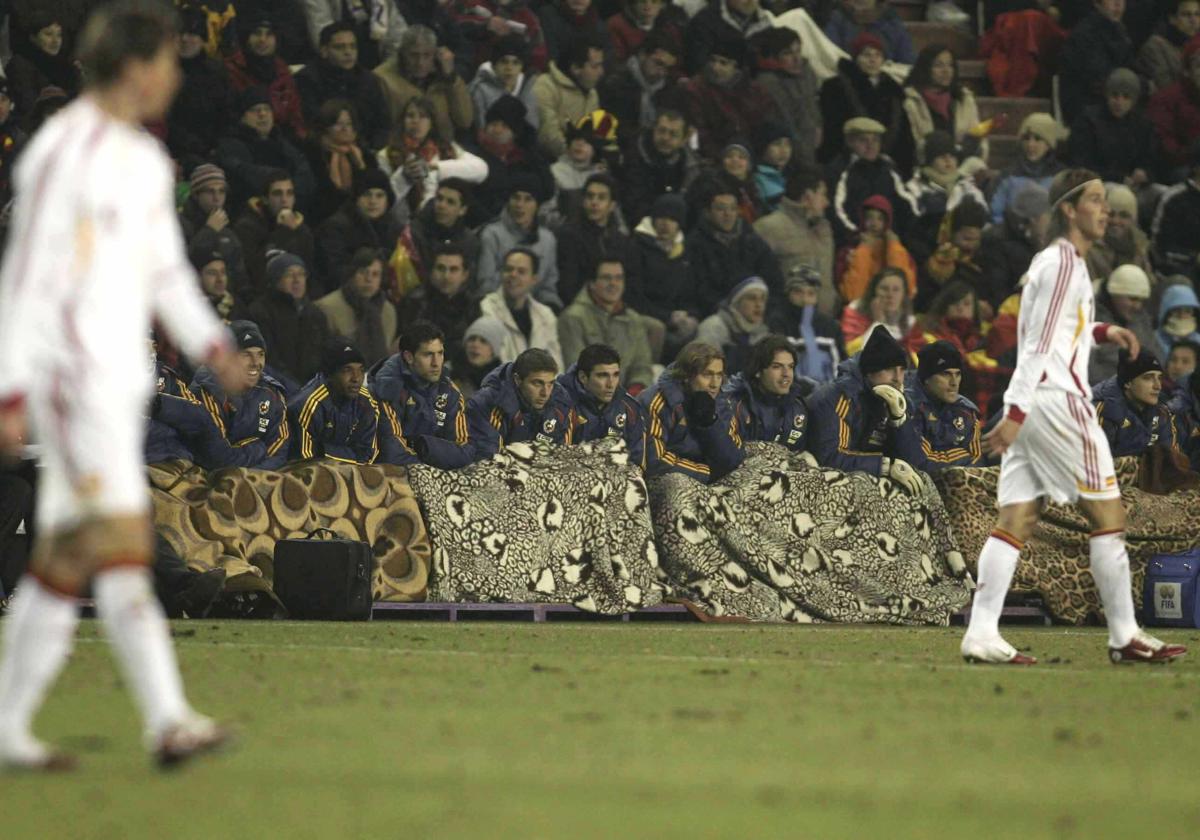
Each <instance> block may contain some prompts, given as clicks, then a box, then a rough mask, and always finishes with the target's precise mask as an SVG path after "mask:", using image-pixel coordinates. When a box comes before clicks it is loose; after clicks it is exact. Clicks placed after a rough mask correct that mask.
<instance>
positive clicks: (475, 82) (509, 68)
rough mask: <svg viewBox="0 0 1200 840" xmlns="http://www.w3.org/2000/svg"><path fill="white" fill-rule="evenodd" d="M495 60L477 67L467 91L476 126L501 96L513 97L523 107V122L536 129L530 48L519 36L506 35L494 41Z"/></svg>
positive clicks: (535, 77)
mask: <svg viewBox="0 0 1200 840" xmlns="http://www.w3.org/2000/svg"><path fill="white" fill-rule="evenodd" d="M492 52H493V55H494V57H493V58H492V60H491V61H485V62H484V63H483V64H481V65H479V69H478V70H477V71H476V72H475V78H474V79H472V80H471V84H470V87H469V88H468V92H469V93H470V94H471V102H472V104H473V106H474V111H475V124H476V125H478V126H481V127H482V126H483V124H484V117H485V115H486V114H487V112H488V110H489V109H490V108H491V107H492V106H493V105H494V104H496V101H497V100H498V99H500V97H502V96H513V97H516V98H517V99H519V100H520V101H521V103H522V104H523V105H524V106H525V122H527V123H528V124H529V127H530V128H531V129H533V130H534V131H537V127H538V112H537V100H535V99H534V98H533V83H534V81H535V80H536V79H537V74H536V73H534V72H533V71H532V70H531V69H530V67H529V47H528V45H527V44H526V43H525V39H524V38H522V37H521V36H520V35H515V34H514V35H505V36H504V37H503V38H501V39H499V40H498V41H497V42H496V47H495V49H494V50H493V51H492Z"/></svg>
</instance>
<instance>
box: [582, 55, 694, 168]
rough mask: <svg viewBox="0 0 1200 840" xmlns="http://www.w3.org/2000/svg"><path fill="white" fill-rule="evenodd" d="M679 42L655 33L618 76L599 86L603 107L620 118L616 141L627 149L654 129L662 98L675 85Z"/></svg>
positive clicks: (607, 77) (608, 78)
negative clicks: (657, 102) (665, 91)
mask: <svg viewBox="0 0 1200 840" xmlns="http://www.w3.org/2000/svg"><path fill="white" fill-rule="evenodd" d="M679 60H680V49H679V45H678V42H676V41H673V40H671V39H670V38H669V37H667V36H666V35H665V34H663V33H658V32H656V33H653V34H651V35H650V36H649V37H648V38H646V39H645V40H644V41H642V45H641V47H639V48H638V50H637V52H636V53H635V54H634V55H631V56H629V58H627V59H625V61H624V63H623V64H622V65H621V66H620V67H619V69H617V71H616V72H614V73H611V74H609V75H607V76H605V78H604V80H603V81H602V82H601V83H600V88H599V90H600V107H601V108H603V109H604V110H606V111H608V112H609V113H610V114H612V115H613V116H614V117H616V118H617V139H618V140H619V142H620V144H621V148H623V149H628V148H629V147H630V146H632V145H633V144H634V143H636V142H637V138H638V137H640V136H641V135H642V134H643V133H644V132H646V131H647V130H649V129H651V128H653V127H654V121H655V117H656V116H657V113H658V112H657V108H656V104H655V103H656V100H657V99H658V98H659V94H660V93H661V92H662V91H664V90H667V89H668V88H669V87H673V86H674V85H675V79H674V76H675V70H676V66H677V65H678V64H679Z"/></svg>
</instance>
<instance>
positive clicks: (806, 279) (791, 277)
mask: <svg viewBox="0 0 1200 840" xmlns="http://www.w3.org/2000/svg"><path fill="white" fill-rule="evenodd" d="M820 285H821V272H819V271H817V269H815V268H813V267H812V266H811V265H808V264H807V263H800V264H799V265H794V266H792V267H791V268H789V269H788V273H787V277H785V278H784V280H783V290H784V291H785V292H790V291H791V290H792V289H802V288H808V287H810V286H820Z"/></svg>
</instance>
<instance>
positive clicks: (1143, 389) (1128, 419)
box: [1092, 350, 1180, 458]
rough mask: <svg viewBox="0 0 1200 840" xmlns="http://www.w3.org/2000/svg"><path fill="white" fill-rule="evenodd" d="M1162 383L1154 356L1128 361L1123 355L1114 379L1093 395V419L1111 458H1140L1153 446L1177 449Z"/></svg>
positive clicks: (1145, 354)
mask: <svg viewBox="0 0 1200 840" xmlns="http://www.w3.org/2000/svg"><path fill="white" fill-rule="evenodd" d="M1162 380H1163V369H1162V365H1161V364H1159V361H1158V359H1157V358H1155V356H1154V353H1152V352H1150V351H1149V350H1143V351H1142V352H1140V353H1139V354H1138V357H1137V359H1132V360H1131V359H1130V358H1129V356H1128V354H1127V353H1125V352H1122V353H1121V359H1120V361H1119V362H1118V363H1117V373H1116V375H1115V376H1112V377H1110V378H1108V379H1105V380H1104V381H1103V382H1101V383H1100V384H1099V385H1097V386H1096V388H1095V390H1094V391H1093V392H1092V401H1093V402H1095V404H1096V419H1097V420H1098V421H1099V422H1100V428H1101V429H1103V430H1104V436H1105V437H1106V438H1108V445H1109V448H1110V449H1112V454H1113V457H1114V458H1121V457H1123V456H1126V455H1143V454H1145V453H1146V452H1149V451H1150V449H1152V448H1153V447H1156V446H1158V447H1162V448H1163V449H1179V448H1180V446H1179V439H1178V435H1177V428H1176V425H1175V419H1174V417H1173V415H1172V413H1171V410H1170V409H1169V408H1168V407H1167V405H1166V403H1165V401H1164V400H1163V399H1162Z"/></svg>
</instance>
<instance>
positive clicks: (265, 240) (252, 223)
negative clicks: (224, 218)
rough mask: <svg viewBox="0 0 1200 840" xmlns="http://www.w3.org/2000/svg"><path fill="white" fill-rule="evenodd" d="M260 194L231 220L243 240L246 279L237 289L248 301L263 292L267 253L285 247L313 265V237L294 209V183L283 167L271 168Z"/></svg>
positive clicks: (281, 249) (314, 246)
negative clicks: (236, 217) (243, 284)
mask: <svg viewBox="0 0 1200 840" xmlns="http://www.w3.org/2000/svg"><path fill="white" fill-rule="evenodd" d="M263 180H264V184H263V186H262V189H261V190H259V194H258V195H256V196H255V197H254V198H251V199H250V200H249V201H248V202H246V205H245V208H246V209H245V210H243V211H242V214H241V215H240V216H239V217H238V219H237V221H236V222H234V225H233V230H234V233H236V234H237V237H238V241H239V242H241V244H242V254H243V256H244V259H245V263H246V275H247V283H246V285H245V286H244V287H242V288H238V289H236V291H237V294H238V296H239V297H241V298H242V299H243V300H246V301H251V300H253V299H254V298H256V297H258V296H259V295H260V294H262V293H263V292H265V291H266V290H267V288H268V283H267V254H268V252H270V251H287V252H288V253H291V254H295V255H296V256H298V257H299V258H300V259H301V260H302V261H303V262H304V264H305V265H316V239H315V237H314V236H313V232H312V228H310V227H309V226H308V225H307V224H306V223H305V219H304V214H302V213H301V212H300V211H298V210H297V209H296V187H295V182H294V181H292V176H291V175H290V174H289V173H288V172H286V171H285V170H283V169H275V170H272V171H271V172H270V173H269V174H268V175H267V176H266V178H264V179H263Z"/></svg>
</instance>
